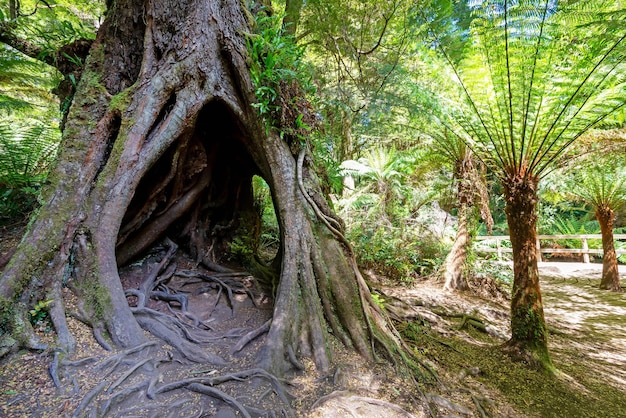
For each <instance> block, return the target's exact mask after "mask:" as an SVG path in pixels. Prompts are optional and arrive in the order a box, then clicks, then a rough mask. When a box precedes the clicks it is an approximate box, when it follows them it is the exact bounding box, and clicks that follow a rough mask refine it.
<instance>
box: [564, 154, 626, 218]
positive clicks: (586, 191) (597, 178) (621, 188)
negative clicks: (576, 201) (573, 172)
mask: <svg viewBox="0 0 626 418" xmlns="http://www.w3.org/2000/svg"><path fill="white" fill-rule="evenodd" d="M574 193H575V194H576V195H578V196H579V197H580V198H582V199H583V200H584V201H585V202H587V203H589V204H591V205H592V206H593V207H594V208H595V209H598V208H600V209H611V210H617V209H619V208H621V207H622V206H624V205H625V204H626V167H624V166H623V165H617V166H615V164H611V163H608V164H603V162H602V160H601V159H600V160H599V162H597V163H595V164H590V165H589V166H587V167H586V169H583V170H580V171H578V175H577V182H576V186H575V187H574Z"/></svg>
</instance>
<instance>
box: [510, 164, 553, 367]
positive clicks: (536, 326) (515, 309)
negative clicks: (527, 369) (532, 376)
mask: <svg viewBox="0 0 626 418" xmlns="http://www.w3.org/2000/svg"><path fill="white" fill-rule="evenodd" d="M537 183H538V179H537V178H535V177H533V176H531V175H529V174H527V175H522V174H518V173H515V174H510V175H509V176H508V177H507V178H506V179H504V181H503V186H504V193H505V199H506V208H505V210H506V217H507V222H508V225H509V235H510V238H511V245H512V247H513V289H512V295H511V333H512V335H511V339H510V340H509V341H508V343H507V344H506V346H507V347H508V348H509V349H511V351H513V352H515V354H517V355H520V356H521V357H523V358H525V359H526V360H528V361H529V362H531V363H533V364H535V365H537V366H539V367H542V368H544V369H548V370H550V369H552V363H551V360H550V356H549V352H548V330H547V327H546V323H545V319H544V315H543V304H542V302H541V290H540V288H539V269H538V266H537V250H536V246H537V202H538V198H537Z"/></svg>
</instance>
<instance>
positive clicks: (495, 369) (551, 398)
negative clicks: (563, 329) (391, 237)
mask: <svg viewBox="0 0 626 418" xmlns="http://www.w3.org/2000/svg"><path fill="white" fill-rule="evenodd" d="M399 330H400V331H401V333H402V335H403V337H404V338H405V340H406V341H407V342H408V343H409V344H410V345H411V346H412V347H414V349H415V350H416V351H417V352H418V353H420V354H421V355H423V356H426V357H427V358H428V359H429V360H430V361H431V362H433V363H434V364H437V365H439V367H440V368H443V369H445V370H446V374H447V375H449V376H456V375H463V374H464V373H465V376H467V373H466V371H467V370H469V369H470V368H477V369H478V370H480V373H479V374H478V375H477V376H475V377H466V379H476V380H477V381H478V382H479V383H480V384H481V385H484V386H486V387H487V388H489V389H490V390H491V391H495V393H496V395H494V398H492V399H493V400H496V401H499V403H502V401H504V402H506V403H508V404H510V405H511V406H513V407H514V408H515V410H516V411H517V412H518V413H520V414H522V415H524V416H531V417H619V416H623V411H626V397H625V396H624V393H623V392H622V391H621V390H620V389H619V388H618V387H615V386H613V385H611V384H610V379H606V377H603V376H602V374H600V373H597V371H594V370H593V369H592V367H597V365H595V366H594V365H593V364H590V363H583V362H579V361H572V360H571V359H570V358H567V359H565V360H564V361H561V362H558V363H557V364H556V366H557V367H558V369H559V370H560V372H557V373H546V372H545V371H543V370H538V369H536V368H532V367H528V365H527V364H525V363H523V362H519V361H514V360H512V359H511V357H510V356H509V355H507V354H506V353H505V352H504V351H503V350H502V349H501V348H500V347H498V346H496V345H495V344H497V343H498V341H496V340H493V339H491V338H490V337H485V336H484V334H483V337H482V339H483V340H484V341H485V342H487V341H488V340H491V341H490V343H491V344H492V345H491V346H489V345H485V342H482V343H480V344H474V343H470V342H468V341H467V340H464V339H460V338H456V337H454V338H447V337H444V336H442V335H438V334H435V333H434V332H432V331H430V330H429V329H428V328H427V327H425V326H423V325H422V324H419V323H415V322H409V323H407V324H403V325H402V326H400V327H399ZM468 331H469V333H470V335H471V336H472V338H473V337H478V336H479V334H480V333H478V332H477V331H472V330H471V328H468ZM559 343H561V345H565V346H571V344H568V343H570V341H569V340H567V341H559ZM577 349H579V348H571V351H572V353H571V355H572V356H576V355H578V356H579V354H577V353H576V350H577ZM568 355H569V353H568ZM565 373H567V374H565ZM572 382H575V384H574V383H572ZM472 386H473V385H472ZM487 412H490V413H492V415H493V416H496V415H498V414H496V413H495V411H487Z"/></svg>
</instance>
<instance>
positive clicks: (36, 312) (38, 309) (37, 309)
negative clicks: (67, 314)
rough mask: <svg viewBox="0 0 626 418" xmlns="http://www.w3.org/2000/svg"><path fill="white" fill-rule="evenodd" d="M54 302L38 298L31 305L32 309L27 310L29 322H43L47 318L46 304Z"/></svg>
mask: <svg viewBox="0 0 626 418" xmlns="http://www.w3.org/2000/svg"><path fill="white" fill-rule="evenodd" d="M52 303H54V300H45V301H44V300H40V301H39V302H37V303H36V304H35V306H33V309H31V310H30V311H29V313H30V323H31V324H32V325H37V324H38V323H41V322H44V321H45V320H46V319H47V318H48V306H50V305H51V304H52Z"/></svg>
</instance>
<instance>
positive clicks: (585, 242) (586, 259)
mask: <svg viewBox="0 0 626 418" xmlns="http://www.w3.org/2000/svg"><path fill="white" fill-rule="evenodd" d="M587 250H589V246H588V245H587V238H583V251H584V252H583V263H589V253H588V252H586V251H587Z"/></svg>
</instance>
